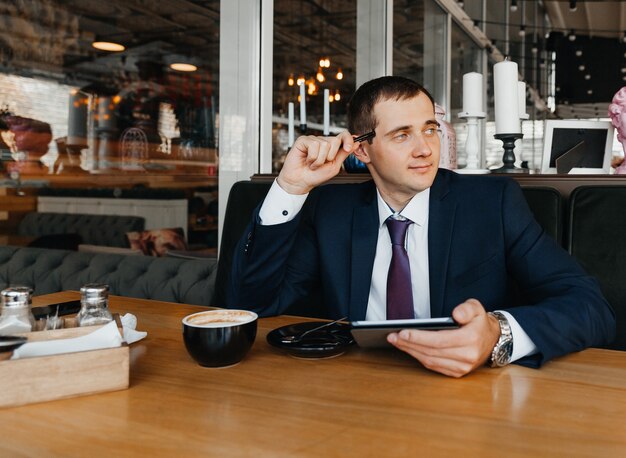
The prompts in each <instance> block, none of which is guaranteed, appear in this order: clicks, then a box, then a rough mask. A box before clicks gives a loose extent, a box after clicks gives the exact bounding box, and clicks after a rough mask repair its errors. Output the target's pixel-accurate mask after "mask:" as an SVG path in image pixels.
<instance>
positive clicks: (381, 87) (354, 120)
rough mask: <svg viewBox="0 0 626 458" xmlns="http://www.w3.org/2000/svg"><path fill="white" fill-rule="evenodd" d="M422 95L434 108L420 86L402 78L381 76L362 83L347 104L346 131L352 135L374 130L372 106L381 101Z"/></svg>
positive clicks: (430, 98) (430, 96) (376, 121)
mask: <svg viewBox="0 0 626 458" xmlns="http://www.w3.org/2000/svg"><path fill="white" fill-rule="evenodd" d="M419 94H424V95H425V96H426V97H428V99H429V100H430V101H431V103H432V104H433V110H434V107H435V101H434V99H433V97H432V95H430V93H429V92H428V91H427V90H426V89H424V87H423V86H422V85H421V84H418V83H416V82H415V81H413V80H412V79H409V78H405V77H403V76H381V77H380V78H376V79H373V80H370V81H368V82H366V83H363V84H362V85H361V87H359V88H358V89H357V91H356V92H355V93H354V95H353V96H352V99H350V103H349V104H348V130H349V131H350V133H352V134H355V135H357V134H364V133H367V132H370V131H372V130H374V129H375V128H376V126H377V124H378V120H377V119H376V118H375V117H374V105H376V104H377V103H378V102H380V101H382V100H391V99H394V100H406V99H412V98H413V97H417V96H418V95H419Z"/></svg>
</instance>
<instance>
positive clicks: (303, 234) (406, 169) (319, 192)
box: [228, 77, 615, 377]
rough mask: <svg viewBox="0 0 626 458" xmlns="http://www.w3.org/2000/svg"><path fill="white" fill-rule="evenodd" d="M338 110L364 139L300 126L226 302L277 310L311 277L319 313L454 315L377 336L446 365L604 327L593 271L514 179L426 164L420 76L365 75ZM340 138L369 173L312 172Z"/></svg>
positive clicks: (585, 335) (430, 154)
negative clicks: (345, 179)
mask: <svg viewBox="0 0 626 458" xmlns="http://www.w3.org/2000/svg"><path fill="white" fill-rule="evenodd" d="M348 116H349V130H350V132H351V133H354V134H359V135H361V134H365V133H371V135H370V138H369V140H367V141H361V142H356V141H355V140H354V139H353V137H352V135H351V134H350V133H348V132H343V133H341V134H340V135H338V136H337V137H313V136H307V137H300V138H298V140H297V141H296V142H295V144H294V146H293V148H292V149H291V151H290V152H289V153H288V155H287V157H286V159H285V163H284V166H283V168H282V170H281V172H280V174H279V175H278V177H277V179H276V181H275V183H274V184H273V185H272V188H271V189H270V191H269V192H268V195H267V196H266V198H265V201H264V202H263V204H262V205H261V207H260V208H259V209H257V211H256V212H255V214H254V217H253V221H252V222H251V223H250V226H249V227H248V229H247V230H246V232H245V235H244V237H243V238H242V240H241V242H240V244H239V246H238V248H237V249H236V252H235V256H234V261H233V276H232V282H231V285H229V297H228V304H229V307H242V308H248V309H252V310H254V311H256V312H258V313H260V314H261V315H265V316H267V315H274V314H280V313H283V312H284V311H285V310H286V309H287V308H288V307H289V306H291V305H293V304H294V303H296V302H297V301H299V300H302V299H303V298H306V297H307V296H308V295H310V294H311V293H312V292H313V291H319V292H321V296H322V302H323V305H324V306H325V307H326V308H327V309H328V316H330V317H333V318H340V317H343V316H347V317H348V319H350V320H364V319H366V320H381V319H382V320H384V319H389V318H430V317H441V316H450V315H451V316H452V317H453V318H454V319H455V321H456V322H457V323H458V324H460V328H459V329H454V330H445V331H437V332H433V331H421V330H403V331H401V332H399V333H393V334H390V335H389V336H388V341H389V342H390V343H391V344H393V345H395V346H396V347H397V348H399V349H401V350H403V351H405V352H407V353H409V354H410V355H412V356H413V357H415V358H416V359H418V360H419V361H420V362H421V363H422V364H423V365H424V366H425V367H427V368H429V369H432V370H434V371H438V372H441V373H443V374H446V375H450V376H455V377H459V376H462V375H465V374H467V373H469V372H471V371H472V370H474V369H475V368H477V367H479V366H480V365H483V364H485V363H486V362H487V363H489V364H491V365H492V366H494V367H495V366H503V365H506V364H508V363H510V362H513V361H517V362H518V363H520V364H524V365H527V366H533V367H538V366H539V365H541V364H542V363H543V362H545V361H547V360H549V359H551V358H553V357H556V356H560V355H563V354H566V353H568V352H572V351H577V350H582V349H583V348H586V347H588V346H591V345H603V344H607V343H608V342H609V341H610V340H611V339H612V338H613V335H614V333H615V320H614V315H613V311H612V310H611V308H610V306H609V305H608V303H607V302H606V300H605V299H604V298H603V297H602V294H601V293H600V290H599V288H598V286H597V283H596V282H595V280H593V279H592V278H590V277H588V276H587V275H586V274H585V273H584V272H583V271H582V269H581V268H580V267H579V266H578V264H577V263H576V262H575V261H574V260H573V259H572V258H571V257H570V256H569V255H568V254H567V253H566V252H565V251H564V250H562V249H561V248H560V247H558V246H557V245H556V243H555V242H554V240H552V239H551V238H550V237H549V236H547V235H546V234H545V233H544V232H543V231H542V229H541V228H540V226H539V225H538V224H537V223H536V222H535V220H534V219H533V217H532V215H531V213H530V211H529V209H528V206H527V204H526V202H525V199H524V197H523V195H522V193H521V191H520V188H519V186H518V185H517V184H516V183H515V182H513V181H512V180H510V179H508V178H498V177H472V176H464V175H457V174H455V173H454V172H450V171H447V170H438V163H439V145H440V139H439V136H438V123H437V121H436V119H435V114H434V103H433V99H432V97H431V96H430V95H429V94H428V92H426V90H425V89H424V88H422V87H421V86H420V85H419V84H417V83H415V82H414V81H412V80H409V79H406V78H402V77H382V78H378V79H375V80H372V81H369V82H367V83H365V84H364V85H362V86H361V87H360V88H359V89H358V90H357V92H356V93H355V94H354V96H353V98H352V100H351V101H350V107H349V115H348ZM351 152H354V154H355V155H356V156H357V157H358V159H360V160H361V161H362V162H364V163H365V164H366V165H367V167H368V169H369V171H370V173H371V175H372V181H369V182H366V183H362V184H351V185H348V184H336V185H326V186H320V185H321V184H323V183H325V182H326V181H328V180H329V179H330V178H332V177H334V176H335V175H336V174H337V173H338V172H339V170H340V168H341V164H342V162H343V161H344V159H345V158H346V157H347V156H348V155H349V154H350V153H351ZM318 186H319V187H318ZM309 193H310V194H309ZM305 201H306V202H305ZM398 227H401V228H402V229H401V232H400V233H399V235H397V236H396V235H394V234H395V233H396V231H397V228H398ZM398 240H399V241H398ZM407 275H408V277H407ZM407 304H408V306H407Z"/></svg>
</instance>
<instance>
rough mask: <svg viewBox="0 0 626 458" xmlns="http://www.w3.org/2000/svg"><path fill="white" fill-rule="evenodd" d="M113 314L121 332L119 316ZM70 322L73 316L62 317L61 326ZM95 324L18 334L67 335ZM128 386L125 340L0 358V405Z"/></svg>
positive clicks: (75, 334)
mask: <svg viewBox="0 0 626 458" xmlns="http://www.w3.org/2000/svg"><path fill="white" fill-rule="evenodd" d="M115 318H116V321H117V323H118V327H119V328H120V333H121V325H120V322H119V316H116V317H115ZM72 324H74V325H75V322H74V320H73V319H71V318H70V319H66V320H65V326H71V325H72ZM98 328H99V326H87V327H82V328H81V327H66V328H64V329H57V330H51V331H34V332H29V333H25V334H21V335H23V336H26V337H28V340H29V341H30V342H34V341H40V340H53V339H68V338H73V337H79V336H82V335H85V334H89V333H91V332H93V331H95V330H97V329H98ZM128 386H129V350H128V345H127V344H126V343H123V344H122V346H121V347H117V348H107V349H104V350H91V351H82V352H76V353H63V354H60V355H52V356H40V357H34V358H25V359H16V360H4V361H0V407H15V406H21V405H25V404H32V403H35V402H44V401H53V400H56V399H65V398H71V397H75V396H82V395H86V394H95V393H102V392H104V391H116V390H125V389H127V388H128Z"/></svg>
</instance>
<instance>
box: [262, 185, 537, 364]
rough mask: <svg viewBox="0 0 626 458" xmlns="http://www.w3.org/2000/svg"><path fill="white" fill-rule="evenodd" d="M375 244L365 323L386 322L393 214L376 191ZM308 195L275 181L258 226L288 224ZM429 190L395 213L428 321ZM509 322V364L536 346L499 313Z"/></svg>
mask: <svg viewBox="0 0 626 458" xmlns="http://www.w3.org/2000/svg"><path fill="white" fill-rule="evenodd" d="M376 194H377V197H378V218H379V226H378V242H377V244H376V255H375V257H374V266H373V270H372V280H371V284H370V293H369V298H368V302H367V312H366V315H365V319H366V320H385V319H386V315H387V273H388V271H389V264H390V263H391V237H390V236H389V231H388V229H387V226H386V225H385V221H386V220H387V218H388V217H389V216H391V215H393V214H394V212H393V211H392V210H391V208H390V207H389V205H387V204H386V203H385V201H384V200H383V199H382V197H381V195H380V193H379V192H378V190H376ZM307 196H308V194H304V195H293V194H289V193H287V192H286V191H284V190H283V189H282V188H281V187H280V186H279V185H278V183H277V182H276V180H274V183H273V184H272V187H271V188H270V190H269V192H268V193H267V196H266V197H265V200H264V201H263V205H262V206H261V210H260V211H259V218H260V220H261V224H262V225H265V226H271V225H274V224H282V223H286V222H288V221H291V220H292V219H294V218H295V217H296V215H297V214H298V212H299V211H300V210H301V209H302V206H303V205H304V202H305V200H306V198H307ZM429 196H430V189H426V190H425V191H422V192H420V193H418V194H416V195H415V196H414V197H413V198H412V199H411V200H410V201H409V203H408V204H407V205H406V207H404V208H403V209H402V211H400V212H399V213H398V215H399V216H401V217H405V218H408V219H410V220H411V221H413V224H411V225H410V226H409V228H408V231H407V236H406V241H405V248H406V250H407V253H408V255H409V265H410V266H411V286H412V291H413V308H414V311H415V317H416V318H430V277H429V272H428V214H429V205H428V204H429ZM501 312H502V313H503V314H504V315H505V316H506V317H507V319H508V320H509V325H510V326H511V333H512V335H513V355H512V358H511V361H515V360H518V359H520V358H522V357H524V356H527V355H531V354H533V353H536V352H537V347H536V346H535V344H534V343H533V341H532V340H531V339H530V337H528V334H526V332H525V331H524V330H523V329H522V327H521V326H520V325H519V323H518V322H517V320H516V319H515V318H513V316H512V315H511V314H510V313H508V312H506V311H504V310H501Z"/></svg>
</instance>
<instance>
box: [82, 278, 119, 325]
mask: <svg viewBox="0 0 626 458" xmlns="http://www.w3.org/2000/svg"><path fill="white" fill-rule="evenodd" d="M112 319H113V316H112V315H111V312H109V285H105V284H101V283H88V284H86V285H85V286H83V287H82V288H81V289H80V312H78V315H77V316H76V320H77V321H78V325H79V326H93V325H97V324H106V323H108V322H109V321H111V320H112Z"/></svg>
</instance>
